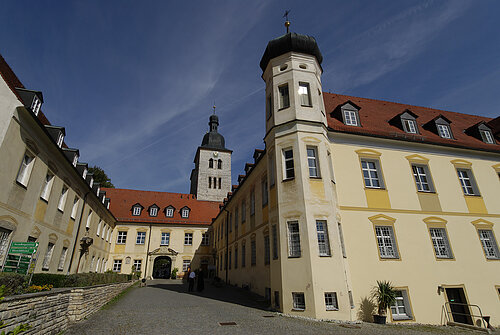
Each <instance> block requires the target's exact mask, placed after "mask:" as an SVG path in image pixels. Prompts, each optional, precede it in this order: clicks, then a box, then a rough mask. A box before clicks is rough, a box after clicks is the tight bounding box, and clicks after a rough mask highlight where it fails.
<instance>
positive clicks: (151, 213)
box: [149, 207, 158, 216]
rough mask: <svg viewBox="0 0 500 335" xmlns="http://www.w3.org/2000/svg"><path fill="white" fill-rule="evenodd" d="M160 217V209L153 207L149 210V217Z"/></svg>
mask: <svg viewBox="0 0 500 335" xmlns="http://www.w3.org/2000/svg"><path fill="white" fill-rule="evenodd" d="M156 215H158V207H151V208H150V209H149V216H156Z"/></svg>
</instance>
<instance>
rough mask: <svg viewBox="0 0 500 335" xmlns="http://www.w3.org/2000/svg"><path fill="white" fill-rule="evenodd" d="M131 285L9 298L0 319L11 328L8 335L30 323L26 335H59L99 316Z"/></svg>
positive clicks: (70, 289)
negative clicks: (99, 311) (72, 323)
mask: <svg viewBox="0 0 500 335" xmlns="http://www.w3.org/2000/svg"><path fill="white" fill-rule="evenodd" d="M132 284H133V282H126V283H118V284H108V285H98V286H91V287H83V288H64V289H53V290H52V291H48V292H40V293H31V294H23V295H18V296H12V297H6V298H5V299H4V300H3V301H2V302H1V303H0V319H1V320H3V321H4V322H5V323H6V324H8V325H9V326H8V327H6V328H5V330H6V332H7V331H9V330H12V329H13V328H14V327H16V326H17V325H19V324H22V323H28V324H29V325H30V326H32V328H31V329H30V330H28V331H27V332H25V333H23V334H44V335H45V334H57V333H59V332H60V331H62V330H65V329H66V328H68V326H69V324H70V322H76V321H80V320H82V319H84V318H85V317H87V316H88V315H90V314H92V313H94V312H96V311H97V310H99V309H100V308H101V307H102V306H103V305H104V304H106V303H107V302H108V301H110V300H111V299H112V298H114V297H115V296H116V295H117V294H118V293H120V292H121V291H123V290H124V289H126V288H127V287H129V286H131V285H132ZM2 330H3V329H2Z"/></svg>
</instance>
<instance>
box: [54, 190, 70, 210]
mask: <svg viewBox="0 0 500 335" xmlns="http://www.w3.org/2000/svg"><path fill="white" fill-rule="evenodd" d="M68 191H69V190H68V188H67V187H66V185H63V188H62V190H61V196H60V197H59V204H58V205H57V209H58V210H60V211H61V212H64V206H65V205H66V198H67V197H68Z"/></svg>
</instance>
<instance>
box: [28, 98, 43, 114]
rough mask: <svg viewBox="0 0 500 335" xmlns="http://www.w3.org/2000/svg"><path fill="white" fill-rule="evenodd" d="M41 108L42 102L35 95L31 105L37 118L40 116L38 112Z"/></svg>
mask: <svg viewBox="0 0 500 335" xmlns="http://www.w3.org/2000/svg"><path fill="white" fill-rule="evenodd" d="M41 106H42V102H41V101H40V99H38V97H37V96H36V95H35V96H34V97H33V102H32V103H31V111H32V112H33V114H35V115H36V116H38V112H40V107H41Z"/></svg>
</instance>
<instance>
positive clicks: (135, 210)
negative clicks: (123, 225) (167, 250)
mask: <svg viewBox="0 0 500 335" xmlns="http://www.w3.org/2000/svg"><path fill="white" fill-rule="evenodd" d="M141 211H142V208H141V206H134V208H133V210H132V215H135V216H137V215H141Z"/></svg>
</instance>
